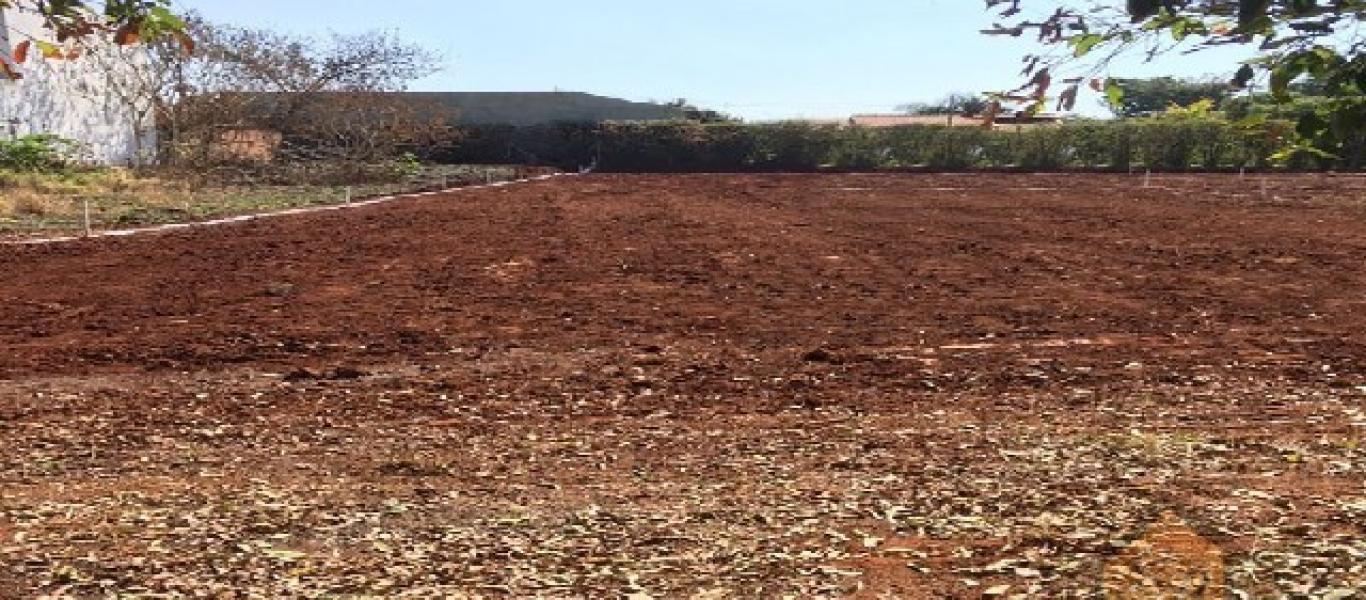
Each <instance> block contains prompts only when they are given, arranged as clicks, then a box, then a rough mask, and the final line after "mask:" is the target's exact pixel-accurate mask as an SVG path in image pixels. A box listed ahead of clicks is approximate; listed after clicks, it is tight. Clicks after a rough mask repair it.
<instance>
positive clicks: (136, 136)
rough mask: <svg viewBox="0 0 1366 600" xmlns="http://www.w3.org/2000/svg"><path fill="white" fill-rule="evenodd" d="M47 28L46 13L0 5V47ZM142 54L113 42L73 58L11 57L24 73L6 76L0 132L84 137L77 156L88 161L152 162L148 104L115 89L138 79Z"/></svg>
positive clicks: (0, 92) (0, 85)
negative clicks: (13, 77) (19, 59)
mask: <svg viewBox="0 0 1366 600" xmlns="http://www.w3.org/2000/svg"><path fill="white" fill-rule="evenodd" d="M46 31H47V30H45V29H44V28H43V27H42V20H41V17H39V16H37V15H35V14H33V13H30V12H26V11H19V10H16V9H14V8H0V47H4V48H14V47H15V45H17V44H18V43H19V42H20V41H22V40H25V39H28V37H27V36H31V35H41V34H43V33H46ZM143 52H145V51H144V50H143V49H141V48H138V47H135V46H134V47H127V48H124V47H115V46H113V45H112V44H110V45H108V46H106V47H96V48H95V49H93V50H92V51H90V52H89V53H88V54H87V55H86V56H82V57H79V58H76V59H74V60H50V59H43V58H40V57H38V56H33V55H36V54H38V53H37V52H31V53H30V54H31V56H29V58H28V60H27V61H26V62H25V63H24V64H21V65H14V64H12V63H11V66H12V67H13V68H14V69H15V70H16V71H18V72H19V73H21V74H22V75H23V78H22V79H19V80H17V81H12V80H10V79H9V78H6V77H0V138H11V137H15V136H21V135H27V134H40V133H41V134H53V135H57V136H60V137H63V138H67V139H70V140H74V141H76V142H78V143H79V147H80V155H79V156H78V157H77V158H79V159H82V160H85V161H88V162H93V163H100V164H113V165H128V164H135V163H140V162H143V161H145V160H149V159H150V158H151V157H152V156H153V155H154V153H155V148H156V127H155V126H154V120H153V119H152V117H151V111H150V107H149V106H147V105H146V104H145V103H141V102H135V101H132V100H130V99H129V98H127V97H126V94H122V93H115V88H116V87H119V86H118V85H117V84H118V83H120V82H125V83H126V82H129V81H132V78H134V77H136V76H137V71H136V70H137V69H138V68H139V66H138V65H140V64H146V63H145V60H146V55H145V54H143ZM0 60H5V59H0ZM126 87H130V86H126ZM126 87H124V88H120V91H123V90H125V89H126ZM138 104H142V105H138Z"/></svg>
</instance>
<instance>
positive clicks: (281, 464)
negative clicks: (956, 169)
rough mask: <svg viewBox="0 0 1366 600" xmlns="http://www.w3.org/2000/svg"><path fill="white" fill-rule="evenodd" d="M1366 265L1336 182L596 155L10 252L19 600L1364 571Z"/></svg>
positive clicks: (878, 587)
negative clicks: (1116, 570) (1173, 529)
mask: <svg viewBox="0 0 1366 600" xmlns="http://www.w3.org/2000/svg"><path fill="white" fill-rule="evenodd" d="M1364 263H1366V177H1361V176H1325V175H1314V176H1307V175H1306V176H1276V177H1272V178H1269V179H1267V180H1265V181H1264V180H1263V179H1262V177H1261V176H1248V177H1246V178H1240V177H1238V176H1236V175H1228V176H1183V177H1176V176H1161V177H1154V179H1153V181H1152V184H1151V186H1149V187H1144V186H1143V178H1142V177H1125V176H1099V175H881V176H871V175H791V176H740V175H736V176H607V175H596V176H587V177H579V178H565V179H557V180H553V181H549V182H543V183H535V184H527V185H521V186H513V187H508V188H502V189H494V190H480V191H467V192H458V193H453V194H449V195H445V196H439V197H432V198H428V199H420V200H407V201H401V202H397V203H392V204H387V205H381V206H374V207H366V208H358V209H355V210H348V211H340V212H333V213H321V214H313V215H304V216H294V217H283V218H276V219H268V220H262V221H255V222H250V223H243V224H236V225H230V226H221V227H206V228H199V229H194V230H189V231H182V232H175V233H166V234H154V235H145V236H135V237H131V238H120V239H105V240H95V241H87V242H79V243H71V244H58V245H47V246H0V444H3V448H4V449H5V451H4V453H3V454H2V455H0V484H3V485H0V597H15V598H28V597H37V596H47V597H78V598H105V597H215V598H285V597H290V598H293V597H376V596H404V597H415V598H417V597H420V598H435V597H449V598H462V597H467V598H483V597H517V598H527V597H546V598H555V597H590V598H614V597H617V598H628V597H629V598H640V599H643V598H709V599H711V598H769V597H774V598H780V597H797V598H805V597H851V596H852V597H857V598H933V597H982V596H985V597H1001V598H1009V597H1017V596H1018V597H1039V598H1063V597H1100V596H1102V595H1103V585H1102V584H1103V582H1104V580H1105V579H1106V575H1107V574H1109V573H1110V571H1111V570H1113V567H1114V566H1115V565H1116V564H1120V563H1124V561H1125V560H1126V559H1125V557H1126V556H1129V555H1130V553H1131V552H1133V551H1135V549H1136V548H1139V547H1141V546H1142V544H1143V543H1144V542H1143V540H1144V539H1145V538H1144V533H1145V531H1149V528H1150V527H1151V526H1153V525H1154V524H1156V523H1159V522H1167V523H1170V522H1173V521H1174V520H1179V521H1180V522H1182V523H1184V527H1188V528H1189V529H1190V530H1191V531H1192V532H1194V533H1195V534H1198V535H1199V536H1200V537H1201V538H1203V539H1204V540H1205V541H1206V542H1207V543H1208V544H1212V546H1213V547H1214V548H1217V551H1218V552H1217V555H1211V556H1216V558H1211V559H1209V561H1210V562H1209V563H1208V564H1205V565H1204V566H1205V568H1210V567H1211V565H1213V567H1214V568H1217V570H1218V571H1219V572H1220V573H1221V574H1222V577H1223V578H1224V579H1225V580H1226V582H1227V585H1228V588H1229V590H1228V593H1229V594H1231V595H1233V596H1236V597H1250V598H1262V597H1270V598H1276V597H1288V598H1330V599H1335V600H1342V599H1345V598H1360V597H1366V448H1363V447H1362V445H1361V438H1362V434H1363V429H1366V362H1363V361H1364V360H1366V268H1363V264H1364ZM1146 539H1152V538H1151V537H1149V538H1146ZM1216 563H1217V564H1216ZM1107 566H1109V567H1110V569H1107Z"/></svg>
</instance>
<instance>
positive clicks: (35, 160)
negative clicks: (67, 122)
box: [0, 134, 76, 172]
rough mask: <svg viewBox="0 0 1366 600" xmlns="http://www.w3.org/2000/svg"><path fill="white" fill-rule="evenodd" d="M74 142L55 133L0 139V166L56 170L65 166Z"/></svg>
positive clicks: (23, 169)
mask: <svg viewBox="0 0 1366 600" xmlns="http://www.w3.org/2000/svg"><path fill="white" fill-rule="evenodd" d="M75 146H76V143H75V142H72V141H71V140H66V139H62V138H59V137H57V136H55V135H47V134H39V135H26V136H23V137H18V138H14V139H12V140H0V168H3V169H9V170H13V171H30V172H43V171H56V170H60V169H62V168H63V167H65V166H66V164H67V162H68V161H69V159H70V156H71V154H72V152H73V150H74V148H75Z"/></svg>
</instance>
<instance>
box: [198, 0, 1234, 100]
mask: <svg viewBox="0 0 1366 600" xmlns="http://www.w3.org/2000/svg"><path fill="white" fill-rule="evenodd" d="M1050 2H1054V0H1034V3H1035V4H1036V5H1039V6H1040V7H1041V8H1042V7H1043V6H1044V5H1047V4H1049V3H1050ZM177 4H178V5H179V6H180V7H181V8H182V9H187V8H188V9H194V10H197V11H199V12H201V13H203V14H205V15H206V16H208V17H210V18H211V19H213V20H216V21H222V22H226V23H233V24H238V25H245V26H253V27H268V28H274V29H279V30H286V31H293V32H298V33H315V34H325V33H327V32H328V31H337V32H357V31H363V30H366V29H376V28H377V29H386V30H392V31H395V32H397V33H398V34H399V35H400V36H402V37H403V38H405V39H408V40H411V41H413V42H416V43H418V44H421V45H423V46H426V47H428V48H430V49H432V50H435V51H437V52H439V53H441V54H442V55H443V56H444V57H445V59H446V63H447V66H446V69H445V70H444V71H443V72H442V73H440V74H438V75H435V76H433V77H430V78H427V79H425V80H423V81H421V82H419V83H418V84H417V85H415V86H414V88H413V89H416V90H427V91H544V90H553V89H560V90H569V91H583V92H592V93H597V94H603V95H609V96H617V97H621V98H628V99H632V100H667V99H672V98H688V99H689V100H691V101H693V102H694V103H695V104H699V105H701V106H705V107H708V108H715V109H719V110H722V111H725V112H729V113H732V114H736V115H739V116H742V117H744V118H746V119H751V120H767V119H777V118H786V117H844V116H848V115H849V114H852V113H856V112H887V111H890V110H892V109H893V108H894V107H895V106H896V105H898V104H902V103H905V102H911V101H918V100H932V99H934V98H936V97H939V96H942V95H944V94H946V93H948V92H952V91H986V90H1001V89H1004V88H1009V87H1014V86H1015V85H1018V84H1019V83H1021V80H1020V78H1019V67H1020V64H1019V57H1020V56H1021V55H1023V54H1024V53H1025V52H1027V51H1028V50H1029V49H1030V48H1032V46H1031V45H1029V44H1028V43H1025V42H1022V41H1019V40H1011V39H1007V38H996V37H987V36H983V35H981V34H980V33H979V30H980V29H982V28H984V27H987V26H989V25H990V23H991V17H990V15H989V14H988V13H987V12H985V10H984V8H983V5H984V3H983V2H982V1H981V0H824V1H817V0H690V1H686V2H677V1H676V2H657V1H650V0H580V1H577V2H566V1H564V0H557V1H552V0H494V1H472V0H469V1H442V0H177ZM1237 58H1238V56H1237V55H1230V53H1229V52H1227V51H1222V52H1218V53H1202V54H1198V55H1193V56H1170V57H1167V58H1165V59H1163V60H1162V61H1160V62H1159V63H1157V64H1151V65H1144V64H1141V62H1140V61H1128V62H1126V63H1124V64H1122V65H1120V68H1118V69H1116V70H1115V71H1114V72H1112V74H1113V75H1115V76H1124V77H1129V76H1148V75H1163V74H1176V75H1213V74H1218V75H1226V74H1231V73H1232V71H1233V70H1234V68H1235V67H1236V65H1235V67H1230V66H1229V65H1231V64H1233V62H1234V61H1235V60H1237ZM1079 104H1080V106H1081V107H1083V108H1084V109H1085V112H1089V113H1095V112H1103V110H1100V108H1099V107H1100V101H1099V100H1098V99H1096V98H1095V97H1088V98H1084V99H1083V100H1082V101H1081V102H1080V103H1079Z"/></svg>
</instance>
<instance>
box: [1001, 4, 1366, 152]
mask: <svg viewBox="0 0 1366 600" xmlns="http://www.w3.org/2000/svg"><path fill="white" fill-rule="evenodd" d="M985 1H986V6H987V9H988V10H989V11H990V12H992V13H994V14H995V15H996V17H997V21H996V23H994V24H993V26H992V27H991V28H989V29H986V30H984V33H987V34H990V35H1007V36H1013V37H1025V36H1031V37H1033V38H1034V39H1035V40H1036V41H1037V42H1038V43H1039V44H1040V45H1042V46H1043V47H1044V49H1045V50H1044V51H1043V52H1040V53H1036V54H1030V55H1027V56H1025V57H1024V71H1023V74H1024V76H1025V77H1026V78H1028V79H1027V82H1026V83H1025V85H1023V86H1021V87H1019V88H1017V89H1015V90H1011V91H1009V92H1004V93H1002V94H1000V95H999V97H1000V98H1002V99H1006V100H1011V101H1015V102H1021V103H1023V104H1025V105H1026V107H1027V108H1028V109H1029V110H1041V109H1042V108H1043V107H1044V106H1046V103H1047V102H1050V101H1052V100H1054V99H1056V102H1057V107H1058V108H1059V109H1060V110H1067V109H1071V108H1072V107H1073V106H1074V105H1075V104H1076V102H1077V96H1078V94H1079V92H1080V91H1081V89H1082V86H1084V85H1085V86H1089V87H1091V88H1092V89H1094V90H1096V91H1099V92H1103V93H1104V94H1105V95H1106V96H1107V98H1108V99H1109V101H1110V102H1111V104H1119V103H1120V102H1121V101H1122V99H1123V95H1124V89H1123V86H1122V85H1121V82H1120V81H1119V80H1117V79H1113V78H1109V77H1106V76H1105V74H1106V73H1107V71H1108V70H1109V69H1110V67H1111V65H1112V63H1113V62H1114V61H1115V60H1116V59H1118V58H1119V57H1121V56H1126V55H1132V54H1139V55H1141V56H1143V57H1144V58H1145V59H1146V60H1149V61H1152V60H1156V59H1158V58H1160V57H1162V56H1165V55H1168V54H1172V53H1176V54H1186V53H1193V52H1201V51H1204V50H1208V49H1210V48H1216V47H1228V46H1240V47H1247V48H1249V49H1252V50H1253V51H1254V52H1255V54H1256V56H1255V57H1254V58H1253V59H1251V60H1249V61H1247V62H1245V63H1243V64H1241V65H1230V73H1233V76H1232V77H1231V83H1232V84H1233V85H1234V86H1235V87H1239V88H1242V87H1246V86H1248V85H1249V84H1252V83H1254V82H1255V81H1265V82H1266V85H1267V86H1268V87H1269V89H1270V91H1271V94H1272V96H1273V97H1274V98H1276V99H1278V100H1281V101H1289V100H1290V99H1291V84H1292V83H1294V82H1296V81H1299V80H1304V79H1309V80H1313V81H1314V82H1316V84H1317V85H1319V86H1321V88H1322V89H1323V90H1324V95H1325V96H1326V97H1328V98H1331V101H1329V102H1325V103H1323V104H1322V106H1321V108H1320V110H1317V111H1314V112H1313V113H1309V114H1306V115H1304V116H1302V117H1301V118H1300V119H1299V122H1298V123H1297V127H1296V131H1297V133H1298V139H1297V140H1293V141H1292V144H1291V147H1290V148H1289V149H1288V150H1289V151H1291V152H1309V153H1312V154H1315V155H1318V156H1320V157H1323V158H1333V157H1336V156H1338V154H1337V153H1338V152H1340V151H1342V149H1343V148H1344V147H1345V146H1346V145H1348V143H1349V142H1353V141H1354V140H1357V139H1359V138H1360V136H1362V135H1363V134H1364V132H1366V53H1364V52H1363V50H1366V33H1363V32H1362V30H1361V21H1362V17H1363V16H1366V0H1127V2H1125V3H1124V6H1123V7H1120V6H1115V5H1110V4H1105V3H1089V4H1087V5H1086V6H1084V7H1081V8H1077V7H1074V6H1070V5H1062V6H1058V5H1057V3H1056V2H1053V3H1048V4H1049V6H1050V8H1049V9H1048V10H1047V12H1043V13H1036V14H1032V15H1031V14H1030V13H1028V12H1027V10H1028V9H1031V8H1035V6H1036V5H1037V4H1038V3H1043V0H1039V2H1037V3H1031V1H1030V0H985ZM1235 68H1236V73H1235V72H1234V71H1235ZM1059 82H1060V83H1061V84H1062V85H1061V86H1058V85H1057V83H1059ZM1057 88H1060V89H1061V91H1059V92H1057V93H1056V94H1053V93H1052V92H1053V91H1054V90H1055V89H1057Z"/></svg>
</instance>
